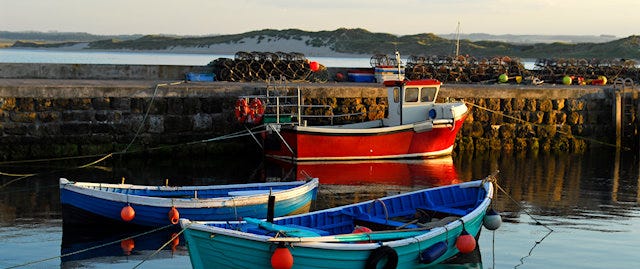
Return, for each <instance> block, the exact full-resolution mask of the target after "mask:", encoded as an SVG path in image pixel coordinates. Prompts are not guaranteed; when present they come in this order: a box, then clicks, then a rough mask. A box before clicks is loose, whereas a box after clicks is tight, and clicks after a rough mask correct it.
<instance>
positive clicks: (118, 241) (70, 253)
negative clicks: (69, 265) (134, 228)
mask: <svg viewBox="0 0 640 269" xmlns="http://www.w3.org/2000/svg"><path fill="white" fill-rule="evenodd" d="M173 226H174V225H173V224H171V225H167V226H163V227H159V228H156V229H153V230H150V231H146V232H143V233H140V234H137V235H132V236H129V237H126V238H122V239H120V240H115V241H111V242H108V243H104V244H100V245H97V246H93V247H89V248H85V249H81V250H76V251H73V252H69V253H65V254H61V255H58V256H55V257H50V258H45V259H41V260H35V261H30V262H26V263H23V264H19V265H14V266H10V267H7V268H5V269H11V268H19V267H24V266H28V265H33V264H36V263H41V262H46V261H49V260H53V259H59V258H63V257H67V256H72V255H76V254H79V253H83V252H87V251H90V250H94V249H98V248H102V247H105V246H108V245H113V244H117V243H120V242H122V241H124V240H128V239H133V238H136V237H140V236H143V235H147V234H150V233H155V232H157V231H160V230H163V229H167V228H170V227H173ZM183 231H184V229H183ZM172 240H173V239H172ZM169 242H171V241H169ZM165 245H166V244H165ZM163 247H164V246H163Z"/></svg>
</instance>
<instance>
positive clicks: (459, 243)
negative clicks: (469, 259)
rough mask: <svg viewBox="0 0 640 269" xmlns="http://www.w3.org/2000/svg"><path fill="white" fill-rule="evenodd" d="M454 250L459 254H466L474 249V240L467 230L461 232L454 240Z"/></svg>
mask: <svg viewBox="0 0 640 269" xmlns="http://www.w3.org/2000/svg"><path fill="white" fill-rule="evenodd" d="M456 248H458V250H459V251H460V253H463V254H466V253H470V252H472V251H473V250H474V249H476V239H475V238H473V236H471V235H470V234H469V233H468V232H467V230H462V233H460V236H458V238H457V239H456Z"/></svg>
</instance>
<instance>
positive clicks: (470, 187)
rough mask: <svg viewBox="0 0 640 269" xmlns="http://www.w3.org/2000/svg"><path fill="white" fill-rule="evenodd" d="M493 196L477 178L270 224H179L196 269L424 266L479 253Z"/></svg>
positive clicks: (248, 221) (488, 184)
mask: <svg viewBox="0 0 640 269" xmlns="http://www.w3.org/2000/svg"><path fill="white" fill-rule="evenodd" d="M493 192H494V188H493V184H492V183H491V182H490V181H488V180H477V181H471V182H465V183H461V184H455V185H448V186H443V187H437V188H430V189H424V190H419V191H413V192H409V193H403V194H398V195H394V196H389V197H385V198H381V199H376V200H372V201H367V202H361V203H357V204H352V205H346V206H341V207H336V208H331V209H326V210H321V211H316V212H311V213H306V214H301V215H295V216H288V217H280V218H276V219H274V220H273V222H267V221H265V220H259V219H252V218H245V219H244V221H240V222H219V221H208V222H200V221H190V220H188V219H181V220H180V224H181V226H182V227H183V228H184V236H185V239H186V241H187V245H188V248H189V255H190V258H191V264H192V266H193V268H197V269H200V268H424V267H429V266H432V265H435V264H438V263H441V262H443V261H446V260H447V259H449V258H451V257H453V256H456V255H457V254H459V253H467V252H471V251H473V250H474V249H475V248H476V247H477V246H476V241H475V240H476V238H477V237H478V236H479V233H480V230H481V229H482V225H483V219H484V218H485V215H486V212H487V209H488V207H489V205H490V204H491V199H492V197H493ZM487 216H489V215H487ZM498 216H499V215H498ZM495 228H497V227H495Z"/></svg>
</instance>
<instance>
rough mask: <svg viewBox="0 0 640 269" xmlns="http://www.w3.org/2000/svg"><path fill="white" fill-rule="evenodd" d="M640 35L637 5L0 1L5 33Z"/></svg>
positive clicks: (591, 1)
mask: <svg viewBox="0 0 640 269" xmlns="http://www.w3.org/2000/svg"><path fill="white" fill-rule="evenodd" d="M458 22H459V23H460V33H463V34H471V33H488V34H517V35H613V36H616V37H620V38H622V37H627V36H630V35H639V34H640V1H639V0H605V1H602V0H597V1H596V0H387V1H379V0H367V1H363V0H322V1H320V0H262V1H259V0H234V1H219V0H153V1H151V0H0V31H43V32H49V31H58V32H87V33H91V34H176V35H212V34H238V33H244V32H248V31H254V30H262V29H267V28H268V29H279V30H280V29H301V30H306V31H323V30H327V31H332V30H335V29H338V28H343V27H344V28H364V29H366V30H368V31H371V32H376V33H390V34H396V35H413V34H420V33H435V34H449V33H455V32H456V29H457V25H458Z"/></svg>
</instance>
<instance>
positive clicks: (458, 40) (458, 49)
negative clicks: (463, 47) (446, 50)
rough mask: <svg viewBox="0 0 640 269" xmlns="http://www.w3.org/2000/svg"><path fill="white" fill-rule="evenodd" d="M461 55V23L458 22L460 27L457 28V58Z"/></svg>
mask: <svg viewBox="0 0 640 269" xmlns="http://www.w3.org/2000/svg"><path fill="white" fill-rule="evenodd" d="M459 54H460V22H458V27H456V57H458V55H459Z"/></svg>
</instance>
